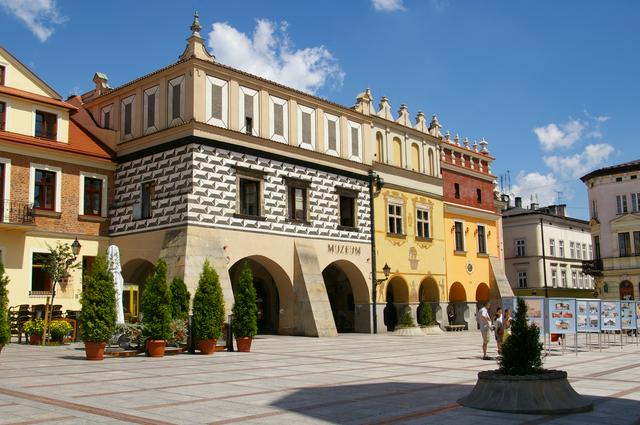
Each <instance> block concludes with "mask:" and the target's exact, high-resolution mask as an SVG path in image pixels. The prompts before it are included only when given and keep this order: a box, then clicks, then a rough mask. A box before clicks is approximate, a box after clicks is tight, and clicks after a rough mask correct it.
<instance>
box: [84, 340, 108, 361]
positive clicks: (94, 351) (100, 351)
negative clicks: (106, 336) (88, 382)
mask: <svg viewBox="0 0 640 425" xmlns="http://www.w3.org/2000/svg"><path fill="white" fill-rule="evenodd" d="M106 346H107V343H106V342H89V341H85V342H84V353H85V354H86V356H87V360H102V359H104V347H106Z"/></svg>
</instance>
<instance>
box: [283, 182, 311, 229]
mask: <svg viewBox="0 0 640 425" xmlns="http://www.w3.org/2000/svg"><path fill="white" fill-rule="evenodd" d="M287 187H288V193H289V218H290V219H291V220H297V221H307V199H308V195H307V194H308V188H309V182H307V181H299V180H287Z"/></svg>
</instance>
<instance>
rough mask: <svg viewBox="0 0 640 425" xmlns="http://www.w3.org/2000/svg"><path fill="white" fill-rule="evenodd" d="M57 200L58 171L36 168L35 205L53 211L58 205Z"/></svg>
mask: <svg viewBox="0 0 640 425" xmlns="http://www.w3.org/2000/svg"><path fill="white" fill-rule="evenodd" d="M55 200H56V173H55V172H54V171H45V170H36V171H35V186H34V191H33V207H34V208H40V209H43V210H51V211H53V210H55V207H56V202H55Z"/></svg>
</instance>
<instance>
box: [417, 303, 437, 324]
mask: <svg viewBox="0 0 640 425" xmlns="http://www.w3.org/2000/svg"><path fill="white" fill-rule="evenodd" d="M418 324H419V325H420V326H435V325H437V323H436V321H435V320H433V310H431V304H429V303H422V310H421V311H420V315H419V316H418Z"/></svg>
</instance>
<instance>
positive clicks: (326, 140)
mask: <svg viewBox="0 0 640 425" xmlns="http://www.w3.org/2000/svg"><path fill="white" fill-rule="evenodd" d="M329 121H332V122H335V125H336V149H335V150H334V149H330V148H329ZM324 148H325V153H327V154H329V155H333V156H340V117H339V116H336V115H332V114H329V113H326V112H325V113H324Z"/></svg>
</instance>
